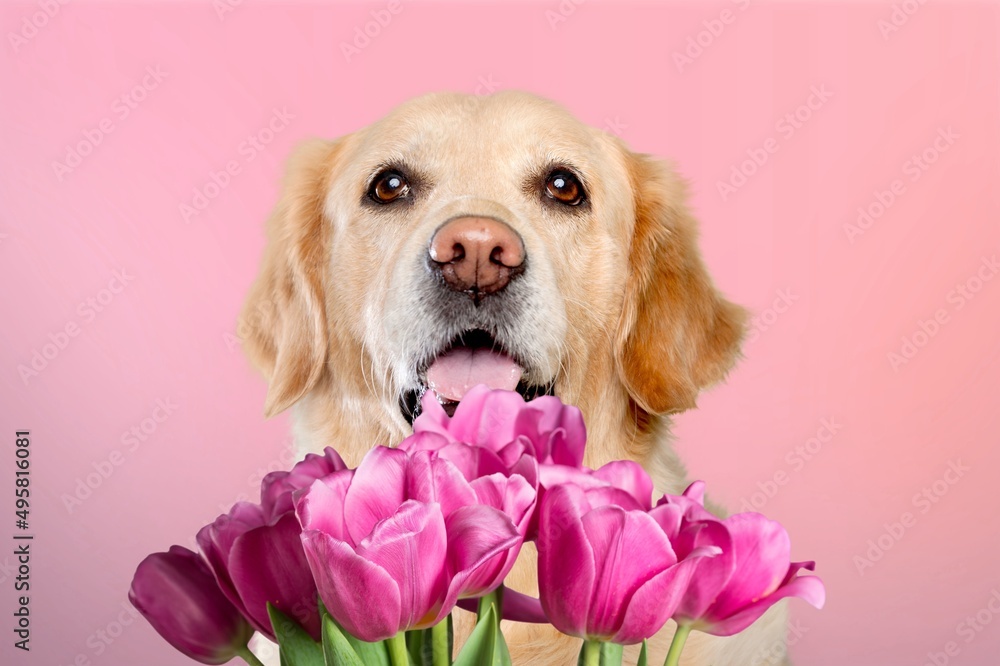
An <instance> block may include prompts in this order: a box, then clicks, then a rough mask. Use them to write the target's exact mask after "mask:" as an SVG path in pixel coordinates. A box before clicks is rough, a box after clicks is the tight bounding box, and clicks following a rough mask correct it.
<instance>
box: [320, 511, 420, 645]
mask: <svg viewBox="0 0 1000 666" xmlns="http://www.w3.org/2000/svg"><path fill="white" fill-rule="evenodd" d="M302 546H303V550H304V551H305V554H306V560H307V561H308V562H309V569H310V570H311V571H312V575H313V578H314V579H315V581H316V586H317V588H318V589H319V596H320V598H321V599H322V600H323V605H324V606H326V609H327V611H328V612H329V613H330V615H331V616H332V617H333V618H334V619H335V620H337V622H339V623H340V625H341V626H342V627H344V628H345V629H346V630H347V631H348V633H350V634H351V635H352V636H355V637H357V638H360V639H361V640H364V641H368V642H376V641H381V640H385V639H386V638H389V637H391V636H395V635H396V634H397V633H398V632H399V630H400V626H401V624H400V593H399V586H398V585H397V583H396V581H394V580H393V578H392V576H390V575H389V574H388V572H386V571H385V569H383V568H382V567H380V566H378V565H377V564H374V563H373V562H369V561H368V560H366V559H365V558H363V557H360V556H358V554H357V553H355V552H354V549H352V548H351V547H350V546H349V545H348V544H346V543H344V542H343V541H338V540H337V539H334V538H332V537H330V536H329V535H327V534H323V533H322V532H319V531H317V530H305V531H303V532H302Z"/></svg>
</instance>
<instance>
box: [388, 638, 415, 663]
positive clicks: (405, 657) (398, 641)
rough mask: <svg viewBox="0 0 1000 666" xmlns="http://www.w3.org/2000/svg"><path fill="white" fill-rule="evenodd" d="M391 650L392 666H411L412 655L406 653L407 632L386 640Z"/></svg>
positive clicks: (390, 659)
mask: <svg viewBox="0 0 1000 666" xmlns="http://www.w3.org/2000/svg"><path fill="white" fill-rule="evenodd" d="M385 645H386V647H387V648H389V663H391V664H392V666H410V653H409V652H407V651H406V632H403V631H401V632H399V633H398V634H396V635H395V636H393V637H392V638H387V639H385Z"/></svg>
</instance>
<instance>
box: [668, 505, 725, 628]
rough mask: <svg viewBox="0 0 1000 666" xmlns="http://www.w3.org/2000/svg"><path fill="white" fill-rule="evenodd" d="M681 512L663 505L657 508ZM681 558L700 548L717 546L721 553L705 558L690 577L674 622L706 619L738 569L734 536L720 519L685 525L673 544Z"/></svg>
mask: <svg viewBox="0 0 1000 666" xmlns="http://www.w3.org/2000/svg"><path fill="white" fill-rule="evenodd" d="M662 509H679V507H676V506H671V505H663V506H660V507H657V508H656V509H654V511H659V510H662ZM673 543H674V547H675V549H676V552H677V555H678V557H680V558H681V559H685V558H688V557H690V553H692V552H693V551H695V550H697V549H698V548H704V547H707V546H711V547H715V548H717V549H719V550H720V551H721V554H720V555H718V556H717V557H712V558H711V559H703V560H701V562H700V563H699V564H698V573H697V575H696V576H693V577H692V578H691V582H690V584H689V585H688V587H687V593H686V594H685V595H684V598H683V599H682V600H681V601H680V604H679V605H678V608H677V610H676V612H675V613H674V616H675V619H677V620H678V621H683V619H690V618H699V617H703V616H704V615H705V614H706V613H707V612H709V608H711V606H712V604H713V603H714V602H715V600H716V599H717V598H718V596H719V594H720V592H721V591H722V590H723V589H724V588H725V587H726V585H727V584H728V583H729V581H730V579H731V578H732V577H733V572H734V571H735V570H736V555H735V553H734V552H733V546H732V536H731V535H730V534H729V530H728V529H727V528H726V526H725V524H724V523H722V522H720V521H718V520H708V521H699V522H695V523H690V524H688V525H686V526H685V527H684V528H683V529H682V530H681V532H680V534H678V535H677V537H676V538H675V539H674V541H673Z"/></svg>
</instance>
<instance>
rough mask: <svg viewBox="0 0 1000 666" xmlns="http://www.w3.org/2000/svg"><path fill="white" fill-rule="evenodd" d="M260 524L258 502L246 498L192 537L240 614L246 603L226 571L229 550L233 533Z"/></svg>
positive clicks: (262, 522)
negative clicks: (194, 537) (251, 501)
mask: <svg viewBox="0 0 1000 666" xmlns="http://www.w3.org/2000/svg"><path fill="white" fill-rule="evenodd" d="M264 524H265V520H264V513H263V511H261V508H260V507H259V506H257V505H256V504H251V503H250V502H237V503H236V504H234V505H233V507H232V508H231V509H230V510H229V513H224V514H222V515H221V516H219V517H218V518H216V519H215V520H214V521H213V522H211V523H209V524H208V525H205V526H204V527H202V528H201V529H200V530H198V536H197V537H196V539H197V541H198V547H199V548H200V549H201V552H202V555H203V556H204V557H205V561H207V562H208V565H209V567H211V569H212V573H213V574H215V580H216V581H217V582H218V584H219V588H220V589H221V590H222V593H223V594H224V595H226V598H227V599H229V601H230V602H231V603H232V604H233V605H234V606H236V608H238V609H239V610H240V612H241V613H244V614H246V607H245V606H244V605H243V600H242V599H240V595H239V593H238V592H237V591H236V587H235V586H234V585H233V579H232V577H231V576H230V575H229V553H230V552H231V551H232V549H233V542H234V541H235V540H236V538H237V537H239V536H240V535H241V534H243V533H244V532H246V531H247V530H250V529H254V528H256V527H260V526H262V525H264Z"/></svg>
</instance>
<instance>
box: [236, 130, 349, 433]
mask: <svg viewBox="0 0 1000 666" xmlns="http://www.w3.org/2000/svg"><path fill="white" fill-rule="evenodd" d="M337 147H338V144H337V143H336V142H332V141H321V140H314V141H310V142H308V143H305V144H303V145H301V146H300V147H299V148H298V149H297V150H296V152H295V153H294V154H293V156H292V157H291V159H290V160H289V162H288V167H287V169H286V173H285V181H284V188H283V192H282V196H281V199H280V201H279V202H278V205H277V207H276V208H275V210H274V212H273V213H272V214H271V218H270V220H269V221H268V243H267V247H266V248H265V250H264V260H263V263H262V266H261V270H260V274H259V275H258V277H257V281H256V282H255V283H254V285H253V287H251V289H250V294H249V296H248V297H247V301H246V303H245V304H244V306H243V312H242V314H241V315H240V326H239V332H238V334H239V337H240V338H242V340H243V349H244V350H245V351H246V353H247V356H249V357H250V360H251V362H252V363H253V364H254V365H255V366H256V367H257V368H258V369H259V370H260V371H261V372H263V373H264V376H265V378H266V379H267V380H268V389H267V399H266V402H265V405H264V415H265V416H267V417H270V416H273V415H274V414H277V413H279V412H281V411H284V410H285V409H287V408H288V407H290V406H291V405H292V404H293V403H295V402H296V401H297V400H298V399H299V398H301V397H302V396H303V395H304V394H305V393H307V392H308V391H309V390H310V389H311V388H312V387H313V386H315V384H316V382H317V381H318V380H319V378H320V377H321V376H322V374H323V372H324V369H325V367H326V359H327V347H328V344H329V343H328V339H327V337H328V336H327V323H326V307H325V304H324V299H325V294H324V289H323V282H324V275H325V267H326V265H327V257H328V253H329V247H330V229H329V225H327V224H326V222H325V221H324V219H323V201H324V197H325V193H326V191H327V187H328V184H329V181H330V174H331V173H332V171H333V168H334V162H335V161H336V157H337V152H338V151H337Z"/></svg>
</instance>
